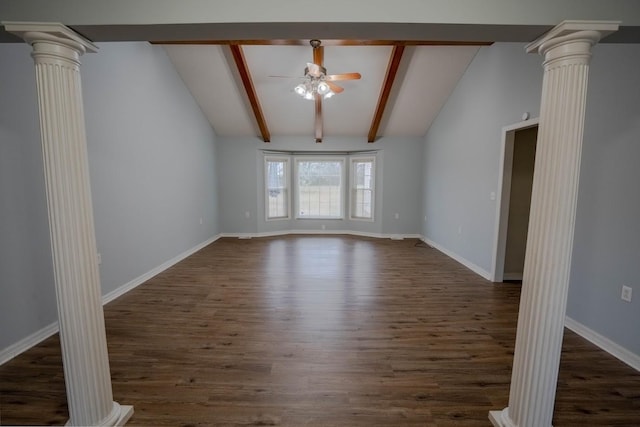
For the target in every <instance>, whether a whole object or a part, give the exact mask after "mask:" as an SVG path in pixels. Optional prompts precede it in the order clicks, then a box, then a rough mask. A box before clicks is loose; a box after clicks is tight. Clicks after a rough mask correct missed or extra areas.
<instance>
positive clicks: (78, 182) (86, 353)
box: [4, 23, 133, 426]
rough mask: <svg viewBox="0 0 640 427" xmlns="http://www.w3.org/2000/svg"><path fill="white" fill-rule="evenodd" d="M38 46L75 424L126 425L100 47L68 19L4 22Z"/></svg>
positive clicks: (67, 377) (63, 339) (50, 207)
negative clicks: (107, 225) (86, 65)
mask: <svg viewBox="0 0 640 427" xmlns="http://www.w3.org/2000/svg"><path fill="white" fill-rule="evenodd" d="M4 25H5V28H6V29H7V31H10V32H12V33H14V34H17V35H19V36H20V37H22V38H23V39H24V40H25V41H27V42H28V43H29V44H31V46H32V47H33V52H32V56H33V59H34V62H35V68H36V82H37V88H38V105H39V111H40V128H41V134H42V148H43V157H44V170H45V182H46V190H47V203H48V211H49V226H50V231H51V245H52V255H53V266H54V273H55V286H56V295H57V303H58V323H59V326H60V343H61V347H62V359H63V364H64V377H65V384H66V390H67V400H68V406H69V415H70V419H69V425H82V426H90V425H101V426H113V425H123V424H124V423H126V421H127V420H128V419H129V417H131V414H132V413H133V408H132V407H131V406H120V405H119V404H118V403H116V402H114V401H113V395H112V390H111V375H110V372H109V359H108V354H107V340H106V334H105V325H104V314H103V311H102V301H101V292H100V277H99V272H98V264H97V259H96V239H95V230H94V224H93V211H92V204H91V191H90V186H89V171H88V158H87V141H86V133H85V127H84V112H83V105H82V89H81V85H80V61H79V58H80V56H81V55H82V54H84V53H85V52H86V51H91V52H95V51H96V49H97V48H96V47H95V46H94V45H93V44H92V43H90V42H89V41H87V40H85V39H84V38H82V37H80V36H78V35H77V34H75V33H74V32H73V31H71V30H69V29H68V28H67V27H65V26H63V25H60V24H36V23H4Z"/></svg>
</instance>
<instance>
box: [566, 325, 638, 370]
mask: <svg viewBox="0 0 640 427" xmlns="http://www.w3.org/2000/svg"><path fill="white" fill-rule="evenodd" d="M564 326H565V327H566V328H567V329H569V330H570V331H573V332H575V333H576V334H578V335H580V336H581V337H582V338H584V339H586V340H587V341H589V342H591V343H592V344H595V345H596V346H598V347H599V348H601V349H602V350H604V351H606V352H607V353H609V354H610V355H612V356H613V357H615V358H616V359H618V360H620V361H621V362H624V363H626V364H627V365H629V366H631V367H632V368H633V369H635V370H636V371H639V372H640V355H637V354H635V353H633V352H632V351H630V350H627V349H626V348H624V347H622V346H621V345H619V344H616V343H615V342H613V341H611V340H610V339H609V338H607V337H604V336H602V335H600V334H599V333H597V332H596V331H594V330H593V329H590V328H588V327H586V326H585V325H583V324H582V323H580V322H578V321H576V320H574V319H572V318H571V317H569V316H567V317H566V318H565V320H564Z"/></svg>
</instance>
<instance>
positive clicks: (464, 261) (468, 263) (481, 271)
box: [421, 237, 491, 281]
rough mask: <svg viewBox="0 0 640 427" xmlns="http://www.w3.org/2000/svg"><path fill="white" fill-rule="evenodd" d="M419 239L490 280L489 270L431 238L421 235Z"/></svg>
mask: <svg viewBox="0 0 640 427" xmlns="http://www.w3.org/2000/svg"><path fill="white" fill-rule="evenodd" d="M421 240H422V241H423V242H425V243H426V244H427V245H429V246H431V247H433V248H434V249H437V250H439V251H440V252H442V253H443V254H445V255H446V256H448V257H449V258H452V259H454V260H455V261H458V262H459V263H460V264H462V265H464V266H465V267H467V268H468V269H469V270H471V271H473V272H474V273H476V274H477V275H479V276H482V277H483V278H484V279H487V280H489V281H491V273H490V272H489V271H487V270H485V269H484V268H482V267H480V266H479V265H477V264H474V263H473V262H471V261H469V260H468V259H466V258H465V257H463V256H461V255H458V254H457V253H455V252H452V251H450V250H449V249H447V248H445V247H444V246H440V245H439V244H437V243H436V242H434V241H433V240H430V239H429V238H427V237H421Z"/></svg>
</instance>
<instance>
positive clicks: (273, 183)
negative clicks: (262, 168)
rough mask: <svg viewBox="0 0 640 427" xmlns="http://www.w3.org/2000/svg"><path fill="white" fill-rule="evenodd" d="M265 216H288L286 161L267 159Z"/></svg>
mask: <svg viewBox="0 0 640 427" xmlns="http://www.w3.org/2000/svg"><path fill="white" fill-rule="evenodd" d="M266 168H267V170H266V175H267V176H266V187H267V194H266V199H267V203H266V204H267V206H266V208H267V218H268V219H269V218H287V217H288V216H289V190H288V185H287V161H286V160H267V164H266Z"/></svg>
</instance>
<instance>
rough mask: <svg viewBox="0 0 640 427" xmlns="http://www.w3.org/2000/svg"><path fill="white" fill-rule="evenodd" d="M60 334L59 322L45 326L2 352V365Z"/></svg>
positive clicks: (0, 353) (0, 352) (0, 362)
mask: <svg viewBox="0 0 640 427" xmlns="http://www.w3.org/2000/svg"><path fill="white" fill-rule="evenodd" d="M57 332H58V322H54V323H52V324H50V325H47V326H45V327H44V328H42V329H40V330H39V331H36V332H34V333H33V334H31V335H29V336H28V337H26V338H23V339H21V340H20V341H18V342H17V343H15V344H11V345H10V346H9V347H7V348H5V349H4V350H2V351H0V365H3V364H5V363H6V362H8V361H9V360H11V359H13V358H14V357H16V356H17V355H19V354H20V353H22V352H24V351H26V350H28V349H30V348H31V347H33V346H34V345H36V344H39V343H41V342H42V341H44V340H46V339H47V338H49V337H50V336H51V335H54V334H56V333H57Z"/></svg>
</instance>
